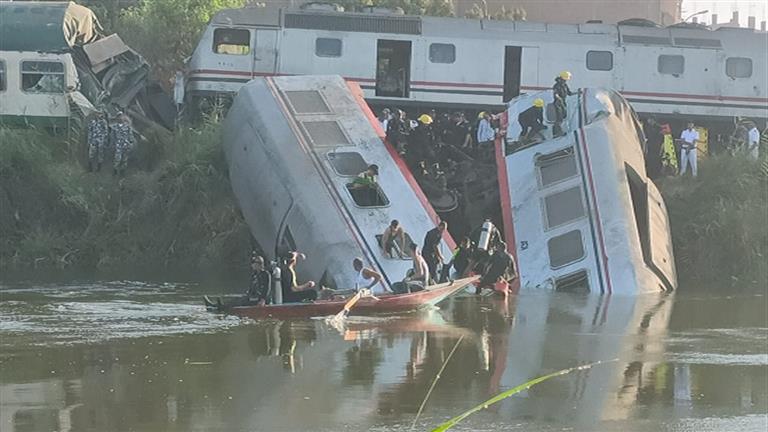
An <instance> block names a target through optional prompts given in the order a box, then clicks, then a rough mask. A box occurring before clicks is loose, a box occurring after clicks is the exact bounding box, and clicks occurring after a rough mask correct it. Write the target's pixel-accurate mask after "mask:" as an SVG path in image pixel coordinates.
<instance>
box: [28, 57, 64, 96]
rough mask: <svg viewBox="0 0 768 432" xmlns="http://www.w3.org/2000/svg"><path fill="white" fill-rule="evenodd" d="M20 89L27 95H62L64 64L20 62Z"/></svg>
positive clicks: (55, 62) (54, 62)
mask: <svg viewBox="0 0 768 432" xmlns="http://www.w3.org/2000/svg"><path fill="white" fill-rule="evenodd" d="M21 89H22V90H24V91H25V92H28V93H64V64H63V63H61V62H57V61H25V62H21Z"/></svg>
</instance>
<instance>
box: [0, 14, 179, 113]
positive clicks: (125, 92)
mask: <svg viewBox="0 0 768 432" xmlns="http://www.w3.org/2000/svg"><path fill="white" fill-rule="evenodd" d="M0 22H2V26H0V120H2V122H4V123H13V124H42V125H54V126H57V125H67V124H70V122H71V121H72V120H73V119H82V118H84V117H86V116H87V115H89V114H91V113H93V112H94V111H105V110H107V111H111V113H113V114H114V113H115V112H117V111H128V112H129V113H130V114H131V115H132V116H133V117H134V119H137V118H138V120H150V119H151V120H153V121H154V122H158V123H160V124H162V125H163V126H165V127H167V128H170V127H172V126H173V123H174V119H175V112H174V108H173V106H172V105H171V104H170V99H168V98H167V97H164V94H163V92H162V90H161V89H160V87H159V86H157V85H154V84H152V83H150V82H149V70H150V66H149V64H148V63H147V62H146V61H145V60H144V58H142V57H141V55H139V54H138V53H136V52H135V51H133V50H132V49H131V48H130V47H128V46H127V45H126V44H125V43H123V41H122V40H121V39H120V37H119V36H118V35H116V34H113V35H109V36H105V35H104V34H103V31H102V28H101V26H100V24H99V22H98V19H97V18H96V16H95V15H94V13H93V11H91V10H90V9H88V8H86V7H84V6H80V5H77V4H75V3H73V2H32V1H15V2H0Z"/></svg>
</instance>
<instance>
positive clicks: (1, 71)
mask: <svg viewBox="0 0 768 432" xmlns="http://www.w3.org/2000/svg"><path fill="white" fill-rule="evenodd" d="M6 87H7V84H6V82H5V61H3V60H0V91H5V89H6Z"/></svg>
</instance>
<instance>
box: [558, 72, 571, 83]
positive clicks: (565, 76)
mask: <svg viewBox="0 0 768 432" xmlns="http://www.w3.org/2000/svg"><path fill="white" fill-rule="evenodd" d="M560 78H562V79H564V80H566V81H568V80H569V79H571V73H570V72H568V71H562V72H560Z"/></svg>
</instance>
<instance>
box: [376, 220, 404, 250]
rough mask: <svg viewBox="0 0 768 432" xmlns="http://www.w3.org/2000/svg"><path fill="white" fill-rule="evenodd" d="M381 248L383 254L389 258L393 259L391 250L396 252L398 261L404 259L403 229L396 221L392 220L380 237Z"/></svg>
mask: <svg viewBox="0 0 768 432" xmlns="http://www.w3.org/2000/svg"><path fill="white" fill-rule="evenodd" d="M396 245H397V246H398V247H397V248H395V246H396ZM381 247H382V249H384V253H385V254H386V255H387V256H388V257H390V258H394V255H393V254H392V249H396V250H397V255H398V256H399V257H400V259H403V258H405V256H404V255H403V250H404V249H405V231H404V230H403V227H402V226H400V222H399V221H398V220H397V219H394V220H392V222H390V223H389V226H387V228H386V229H385V230H384V233H383V234H382V235H381Z"/></svg>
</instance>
